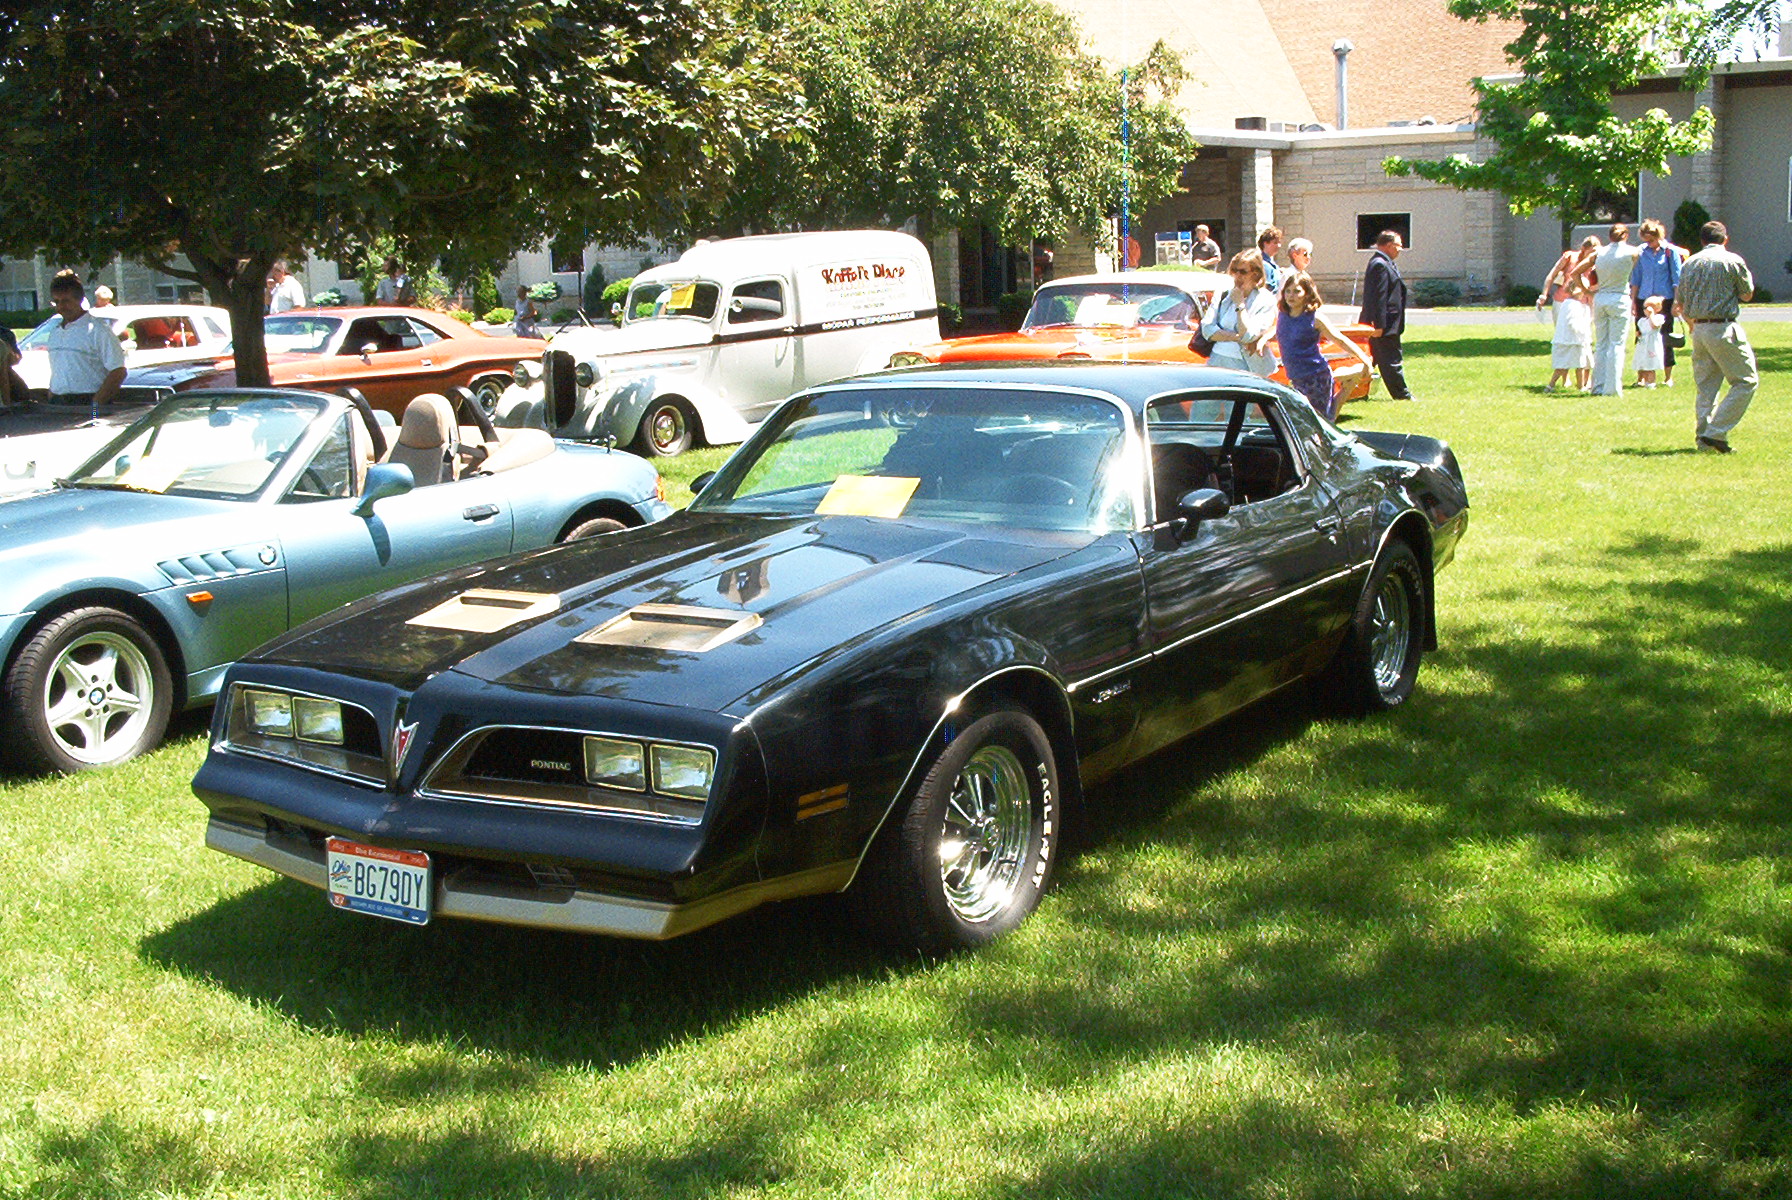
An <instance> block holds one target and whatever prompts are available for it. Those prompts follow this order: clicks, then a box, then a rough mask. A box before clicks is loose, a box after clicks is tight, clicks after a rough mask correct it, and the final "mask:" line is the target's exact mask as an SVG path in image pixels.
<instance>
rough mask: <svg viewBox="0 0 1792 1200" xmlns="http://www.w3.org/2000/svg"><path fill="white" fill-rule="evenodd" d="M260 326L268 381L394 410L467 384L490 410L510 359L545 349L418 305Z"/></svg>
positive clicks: (279, 319)
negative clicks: (347, 393) (347, 391)
mask: <svg viewBox="0 0 1792 1200" xmlns="http://www.w3.org/2000/svg"><path fill="white" fill-rule="evenodd" d="M262 331H263V336H265V337H266V338H267V347H268V373H269V374H270V375H271V376H272V377H273V382H274V386H276V387H301V388H310V389H312V390H314V391H326V392H327V391H335V390H337V389H338V388H343V387H355V388H359V389H360V390H361V392H362V394H364V395H365V396H366V397H367V400H368V402H369V403H370V404H372V405H373V407H375V408H383V409H385V410H386V411H388V412H390V413H393V414H395V415H396V414H399V413H402V412H403V411H404V406H405V404H406V403H408V402H409V401H410V399H411V398H412V397H413V396H417V395H419V394H421V393H423V392H447V391H448V389H449V388H452V387H456V386H459V387H466V388H471V389H472V390H473V393H474V394H475V395H477V396H478V397H479V398H480V399H481V400H482V401H484V402H485V404H486V409H487V411H490V409H491V408H492V407H493V406H494V405H495V404H496V403H497V399H498V396H499V395H501V394H502V393H503V391H504V389H505V387H507V386H508V385H509V384H510V373H511V371H512V370H513V369H514V368H515V367H516V364H517V363H518V362H519V361H521V360H523V359H531V360H539V359H540V358H541V352H542V350H543V349H544V348H545V347H546V346H547V343H546V342H544V341H542V340H541V339H540V338H519V337H509V336H502V337H499V336H494V335H490V334H484V333H481V332H479V331H478V330H476V329H472V328H470V327H468V326H466V325H463V324H461V323H460V322H459V321H456V320H454V319H453V318H451V317H446V316H443V315H442V314H441V313H438V312H431V311H430V310H428V309H422V308H303V309H294V310H292V311H291V312H283V313H281V314H279V315H278V316H272V317H268V318H267V319H266V320H265V321H264V322H263V324H262ZM131 382H133V383H137V382H139V381H138V380H137V379H135V378H133V380H132V381H131ZM144 382H147V381H144ZM166 382H168V383H170V384H172V386H173V387H174V388H175V389H176V390H181V391H184V390H186V389H188V388H197V387H230V386H232V385H234V384H235V383H236V371H235V369H234V364H233V363H232V362H231V360H230V359H224V360H223V361H222V362H220V363H218V364H217V365H216V366H215V367H214V366H211V365H209V364H208V365H207V366H206V367H205V368H204V369H203V370H200V371H189V372H184V373H182V374H181V377H180V378H178V379H168V380H167V381H166Z"/></svg>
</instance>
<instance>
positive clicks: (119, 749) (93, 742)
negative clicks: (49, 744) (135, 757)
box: [43, 633, 155, 764]
mask: <svg viewBox="0 0 1792 1200" xmlns="http://www.w3.org/2000/svg"><path fill="white" fill-rule="evenodd" d="M154 699H155V680H154V677H153V676H152V675H151V674H150V670H149V659H148V658H147V657H146V656H145V655H144V653H143V651H142V650H141V649H139V648H138V646H137V644H136V643H135V642H132V641H131V640H130V639H129V638H127V637H123V636H121V635H119V634H116V633H90V634H88V635H87V636H86V637H83V638H78V639H76V640H75V641H73V642H70V643H69V644H68V645H67V646H65V647H63V650H62V653H61V654H59V655H57V656H56V662H55V664H54V665H53V666H52V667H51V668H50V674H49V678H48V679H47V680H45V682H44V695H43V712H44V724H46V725H48V726H49V729H50V737H51V738H52V739H54V740H55V742H56V745H57V746H58V747H59V748H60V749H61V750H62V752H63V753H64V754H66V755H68V756H69V757H70V758H72V759H74V760H75V761H76V762H81V763H88V764H99V763H108V762H112V761H114V760H116V759H120V758H123V757H124V756H125V755H126V754H128V753H130V752H131V750H133V749H134V748H135V747H136V744H137V741H138V739H139V738H141V737H142V736H143V730H144V727H145V726H147V725H148V724H149V712H150V708H151V706H152V704H153V702H154Z"/></svg>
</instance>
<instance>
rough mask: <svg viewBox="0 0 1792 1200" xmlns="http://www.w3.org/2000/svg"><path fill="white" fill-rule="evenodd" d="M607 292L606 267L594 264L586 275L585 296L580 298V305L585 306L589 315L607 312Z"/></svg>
mask: <svg viewBox="0 0 1792 1200" xmlns="http://www.w3.org/2000/svg"><path fill="white" fill-rule="evenodd" d="M607 290H608V289H606V288H605V287H604V265H603V264H602V263H592V264H591V270H589V271H587V272H586V273H585V294H584V295H583V296H581V297H579V303H580V304H582V305H584V307H585V311H586V312H588V313H602V312H607V311H608V310H607V309H606V308H604V292H605V291H607Z"/></svg>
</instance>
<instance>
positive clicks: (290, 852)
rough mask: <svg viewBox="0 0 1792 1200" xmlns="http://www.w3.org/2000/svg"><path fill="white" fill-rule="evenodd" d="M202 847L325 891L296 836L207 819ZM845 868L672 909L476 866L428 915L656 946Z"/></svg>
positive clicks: (833, 879) (836, 883)
mask: <svg viewBox="0 0 1792 1200" xmlns="http://www.w3.org/2000/svg"><path fill="white" fill-rule="evenodd" d="M205 844H206V845H207V846H208V847H210V848H211V849H213V850H217V851H220V852H221V853H224V854H230V855H234V856H235V857H237V858H241V859H244V860H246V861H248V862H252V863H254V864H256V865H257V866H261V867H266V868H267V869H269V870H270V871H276V872H278V873H279V874H281V875H285V876H286V877H287V878H289V879H296V880H297V881H298V882H300V883H303V884H306V885H308V886H310V887H314V888H317V889H318V890H319V891H322V890H323V889H324V888H325V886H326V883H325V878H324V853H323V850H322V848H321V847H320V846H318V845H316V844H314V843H313V842H312V840H311V839H310V838H308V837H305V836H303V835H302V834H299V833H297V832H292V831H284V830H276V829H274V828H267V827H264V828H255V827H252V826H248V825H241V824H237V823H236V822H234V821H227V820H223V819H221V818H219V817H215V816H214V817H212V818H211V820H209V821H208V822H207V823H206V826H205ZM853 867H854V864H853V863H851V862H846V863H838V864H833V865H830V866H825V867H818V868H815V869H814V870H810V871H805V872H802V873H799V874H796V875H790V876H786V877H784V878H782V879H776V880H767V881H760V882H756V883H749V884H743V885H741V886H739V887H735V888H730V889H728V890H726V891H722V892H718V893H715V894H714V895H710V896H705V897H703V898H702V899H700V900H693V901H688V902H684V903H679V902H673V901H661V900H648V899H643V898H641V897H637V896H627V895H621V894H616V893H606V892H599V891H588V890H582V889H579V888H576V887H567V888H560V887H551V886H546V887H544V886H539V885H538V886H535V887H529V886H527V885H524V884H519V883H505V882H504V881H502V880H499V879H494V878H491V877H489V876H486V875H484V874H482V873H481V872H480V871H479V870H478V869H477V868H476V867H473V866H468V865H462V866H458V867H456V868H454V869H453V870H450V871H448V872H446V873H444V874H443V875H442V876H441V877H440V878H439V879H438V880H437V881H436V884H435V895H434V897H433V901H432V905H431V913H432V915H434V916H443V917H461V918H464V919H467V920H473V921H492V922H495V923H498V924H502V925H526V926H532V927H535V928H540V929H562V930H566V931H568V932H572V933H598V934H609V935H612V936H615V937H632V938H648V939H654V940H661V939H665V938H672V937H677V936H679V935H680V934H685V933H690V932H691V931H693V930H696V929H701V928H703V927H704V926H706V925H713V924H714V923H716V922H717V921H721V920H725V919H727V918H728V917H732V916H735V915H736V914H738V913H742V912H745V911H746V910H748V909H750V908H755V907H757V906H758V905H760V904H764V903H766V902H768V901H772V900H783V899H788V898H791V897H794V896H802V895H809V894H812V893H815V892H831V891H838V890H840V889H841V888H843V887H845V886H846V885H847V883H849V882H851V879H852V871H853Z"/></svg>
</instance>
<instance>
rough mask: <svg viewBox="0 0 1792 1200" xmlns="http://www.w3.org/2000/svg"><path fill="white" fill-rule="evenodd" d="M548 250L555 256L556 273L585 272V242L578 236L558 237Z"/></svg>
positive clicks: (577, 273)
mask: <svg viewBox="0 0 1792 1200" xmlns="http://www.w3.org/2000/svg"><path fill="white" fill-rule="evenodd" d="M548 251H549V253H550V254H551V255H552V257H553V260H554V273H555V274H556V275H560V274H568V275H583V274H584V273H585V243H584V242H583V241H581V240H579V239H578V238H572V237H562V238H556V239H555V241H554V244H553V245H552V246H550V247H548Z"/></svg>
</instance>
